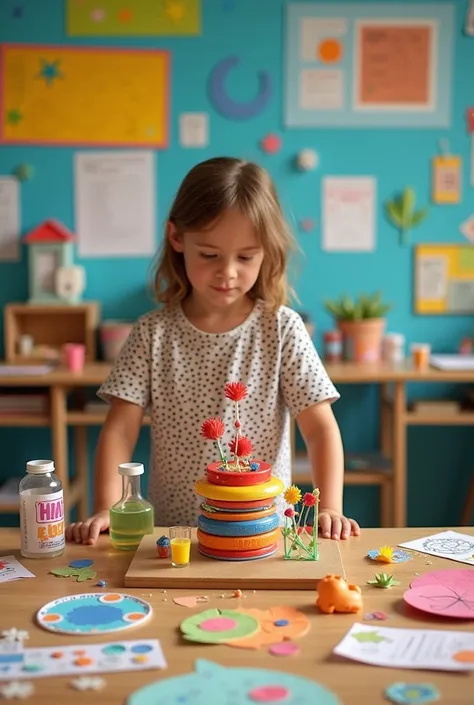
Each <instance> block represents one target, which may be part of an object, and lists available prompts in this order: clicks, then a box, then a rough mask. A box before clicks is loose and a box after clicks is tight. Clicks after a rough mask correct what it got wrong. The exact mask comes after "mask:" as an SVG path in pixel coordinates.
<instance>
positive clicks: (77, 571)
mask: <svg viewBox="0 0 474 705" xmlns="http://www.w3.org/2000/svg"><path fill="white" fill-rule="evenodd" d="M72 575H73V576H75V577H76V583H83V582H84V580H93V579H94V578H95V576H96V575H97V573H96V572H95V570H92V568H73V572H72Z"/></svg>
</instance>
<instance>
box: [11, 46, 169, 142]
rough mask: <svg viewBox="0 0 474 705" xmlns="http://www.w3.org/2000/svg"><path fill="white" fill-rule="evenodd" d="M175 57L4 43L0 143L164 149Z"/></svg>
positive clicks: (153, 52) (159, 53)
mask: <svg viewBox="0 0 474 705" xmlns="http://www.w3.org/2000/svg"><path fill="white" fill-rule="evenodd" d="M168 103H169V55H168V52H166V51H162V50H143V51H142V50H127V49H125V50H122V49H112V48H111V49H108V48H104V49H102V48H92V47H91V48H89V47H65V46H49V45H44V46H40V45H33V44H28V45H19V44H3V45H0V143H4V144H26V143H28V144H44V145H71V146H76V145H84V146H85V145H87V146H105V147H149V148H163V147H166V146H167V144H168V122H169V116H168V112H169V105H168Z"/></svg>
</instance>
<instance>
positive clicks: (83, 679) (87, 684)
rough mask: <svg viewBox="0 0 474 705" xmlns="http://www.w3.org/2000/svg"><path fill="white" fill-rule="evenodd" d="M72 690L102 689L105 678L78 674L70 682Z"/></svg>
mask: <svg viewBox="0 0 474 705" xmlns="http://www.w3.org/2000/svg"><path fill="white" fill-rule="evenodd" d="M70 684H71V686H72V687H73V688H74V690H102V688H103V687H104V686H105V680H104V679H103V678H100V676H80V677H79V678H75V679H74V680H72V681H71V682H70Z"/></svg>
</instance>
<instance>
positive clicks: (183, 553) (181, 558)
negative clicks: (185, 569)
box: [170, 536, 191, 565]
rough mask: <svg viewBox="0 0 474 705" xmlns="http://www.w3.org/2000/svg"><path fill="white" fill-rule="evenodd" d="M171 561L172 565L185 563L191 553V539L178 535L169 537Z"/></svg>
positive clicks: (187, 561)
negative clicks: (172, 537)
mask: <svg viewBox="0 0 474 705" xmlns="http://www.w3.org/2000/svg"><path fill="white" fill-rule="evenodd" d="M170 544H171V562H172V563H173V564H174V565H187V564H188V563H189V557H190V554H191V539H188V538H186V537H181V536H178V537H176V538H174V539H171V541H170Z"/></svg>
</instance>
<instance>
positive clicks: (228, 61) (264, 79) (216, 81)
mask: <svg viewBox="0 0 474 705" xmlns="http://www.w3.org/2000/svg"><path fill="white" fill-rule="evenodd" d="M239 62H240V59H239V58H238V57H237V56H229V57H227V58H225V59H222V61H219V62H218V63H217V64H216V65H215V66H214V68H213V69H212V71H211V74H210V76H209V97H210V99H211V101H212V103H213V105H214V107H215V109H216V110H217V111H218V112H220V113H221V114H222V115H223V116H224V117H226V118H229V119H231V120H248V119H250V118H253V117H255V116H256V115H259V114H260V113H261V112H262V111H263V110H265V108H266V107H267V105H268V103H269V101H270V98H271V97H272V83H271V78H270V74H269V73H268V71H259V72H258V80H259V89H258V93H257V95H256V96H255V98H253V99H252V100H249V101H247V102H245V101H242V102H238V101H236V100H234V99H233V98H231V97H230V96H229V95H228V93H227V89H226V87H225V82H226V78H227V75H228V73H229V71H231V69H233V68H234V67H235V66H237V65H238V64H239Z"/></svg>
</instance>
